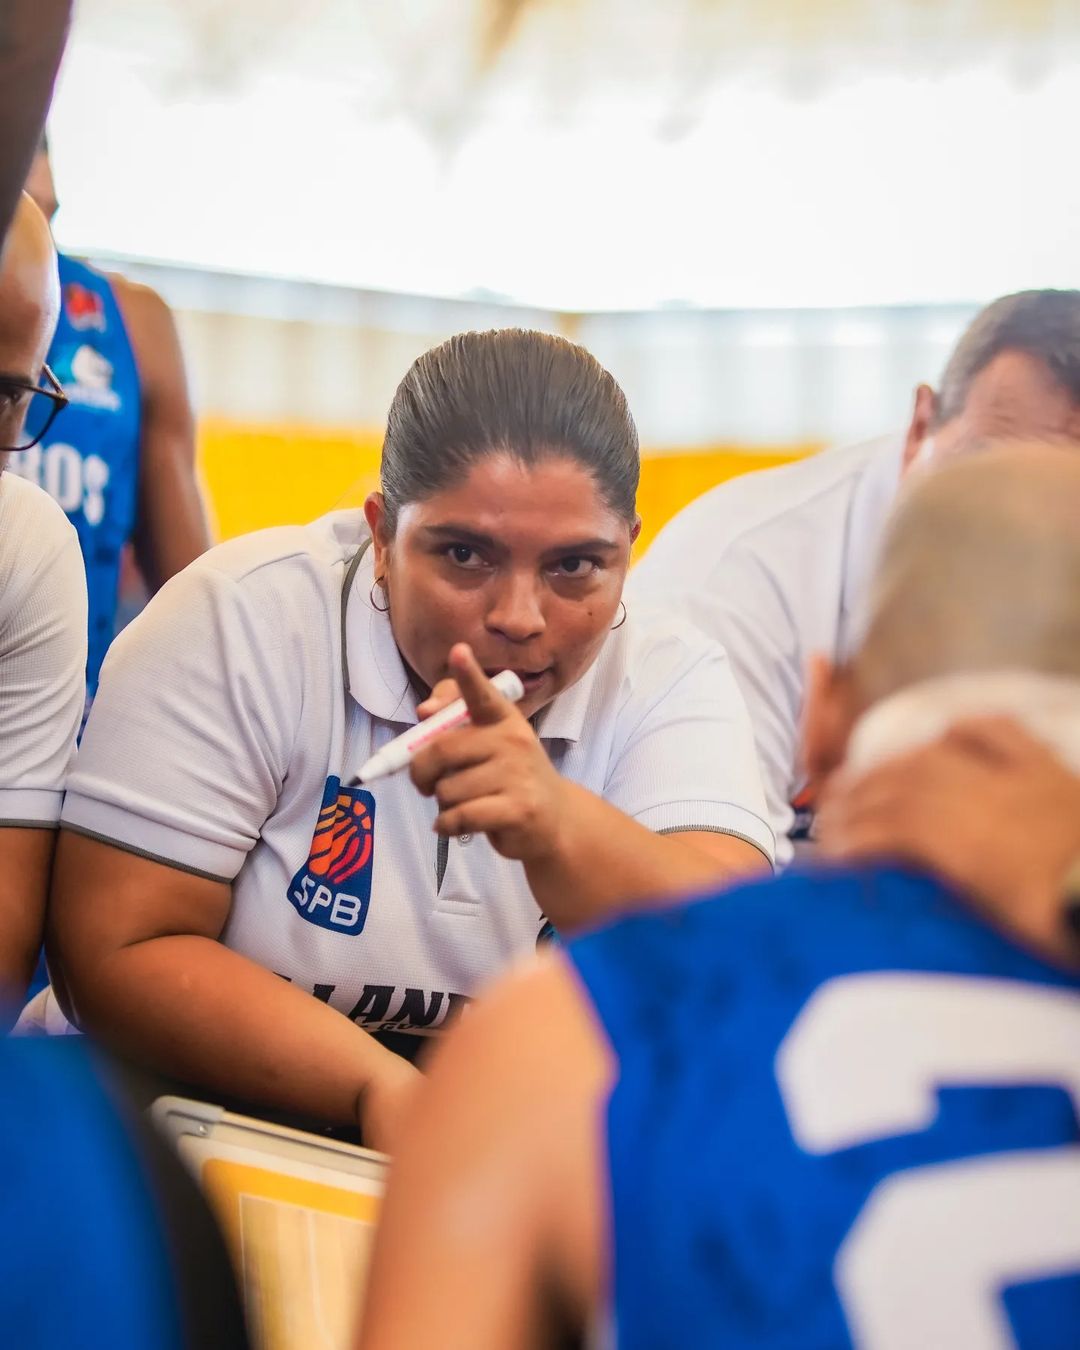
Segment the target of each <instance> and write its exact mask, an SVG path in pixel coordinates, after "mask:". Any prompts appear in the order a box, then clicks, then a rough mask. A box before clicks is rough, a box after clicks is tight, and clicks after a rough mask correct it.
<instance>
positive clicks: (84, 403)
mask: <svg viewBox="0 0 1080 1350" xmlns="http://www.w3.org/2000/svg"><path fill="white" fill-rule="evenodd" d="M60 287H61V298H62V303H61V311H60V321H59V324H58V325H57V329H56V336H55V338H54V339H53V344H52V346H51V347H50V349H49V354H48V356H47V357H46V360H47V361H48V363H49V365H50V366H51V367H52V370H53V371H54V373H55V374H56V377H57V379H59V381H60V383H61V384H62V385H63V387H64V392H65V393H66V394H67V396H68V398H69V399H70V400H71V402H70V403H69V404H68V406H67V407H66V408H65V409H64V411H63V412H62V413H61V414H60V415H59V416H58V417H57V419H56V421H55V422H54V423H53V425H52V427H51V428H50V430H49V434H48V437H47V440H46V443H45V444H44V445H36V446H34V447H33V448H32V449H30V450H25V451H22V452H21V453H19V454H16V455H12V457H11V462H10V466H9V467H10V469H11V471H13V472H15V473H19V474H21V475H22V476H23V477H24V478H29V479H31V481H33V482H35V483H37V484H38V485H39V486H40V487H43V488H44V489H45V491H46V492H48V493H49V495H50V496H51V497H53V498H54V499H55V500H56V501H57V502H59V503H60V505H61V506H62V507H63V509H64V511H65V512H66V513H67V516H68V519H69V520H70V521H71V522H72V524H73V525H74V526H75V528H76V530H78V532H79V543H80V544H81V546H82V552H83V558H84V560H85V562H86V581H87V587H88V590H89V598H90V632H89V653H88V658H87V670H86V675H87V696H88V697H89V698H92V697H93V695H94V692H95V690H96V689H97V682H98V673H99V671H100V670H101V663H102V661H103V660H104V659H105V652H106V650H107V649H108V646H109V643H110V642H111V641H112V639H113V636H114V634H115V631H116V611H117V600H118V592H119V584H120V555H121V551H122V549H123V547H124V545H125V544H126V543H127V541H128V540H129V539H130V538H131V535H132V531H133V530H134V528H135V509H136V496H137V489H138V475H139V421H140V413H139V403H140V390H139V375H138V370H137V369H136V365H135V357H134V354H133V352H132V349H131V342H130V341H129V339H128V334H127V329H126V328H125V326H124V321H123V318H122V317H121V314H120V309H119V306H118V305H117V303H116V297H115V295H114V294H113V289H112V286H111V284H110V283H109V281H108V279H107V278H106V277H104V276H102V274H101V273H100V272H96V271H95V270H94V269H93V268H92V267H87V266H86V264H85V263H81V262H76V261H75V259H74V258H67V257H64V256H63V254H61V255H60ZM44 403H45V400H44V399H35V400H33V402H32V403H31V406H30V411H29V414H28V416H27V429H28V430H29V431H34V430H36V429H37V426H40V425H41V421H42V420H43V414H44V413H45V411H46V409H45V408H44V407H42V406H40V405H43V404H44Z"/></svg>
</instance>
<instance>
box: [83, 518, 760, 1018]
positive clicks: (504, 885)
mask: <svg viewBox="0 0 1080 1350" xmlns="http://www.w3.org/2000/svg"><path fill="white" fill-rule="evenodd" d="M367 538H368V535H367V527H366V525H364V523H363V519H362V517H361V515H360V513H359V512H355V511H347V512H338V513H336V514H334V515H331V516H327V517H324V518H323V519H322V520H319V521H316V522H315V523H314V524H312V525H310V526H306V527H287V528H281V529H273V530H266V531H262V532H260V533H258V534H253V535H249V536H247V537H246V538H243V539H238V540H234V541H232V542H230V543H227V544H223V545H221V546H220V547H218V548H215V549H213V550H211V551H210V553H208V554H206V555H205V556H204V557H202V558H200V559H199V560H198V561H197V562H195V563H193V564H192V565H191V566H190V567H189V568H187V569H186V571H184V572H183V573H181V574H180V575H179V576H177V577H175V578H173V580H171V581H170V582H169V583H168V584H167V585H166V586H165V587H164V588H163V589H162V590H161V591H160V592H159V594H158V595H157V596H156V597H155V598H154V599H153V600H152V601H151V603H150V605H149V606H148V607H147V609H146V610H145V611H144V613H143V614H142V615H141V616H140V617H139V618H138V619H137V620H136V621H135V622H134V623H133V624H131V625H130V626H129V627H128V628H127V629H125V631H124V632H123V633H122V634H121V635H120V637H119V638H118V639H117V641H116V643H115V644H114V646H113V648H112V650H111V651H110V654H109V656H108V659H107V660H106V662H105V666H104V670H103V675H102V681H101V689H100V692H99V694H98V696H97V698H96V700H95V702H94V707H93V710H92V712H91V715H90V720H89V723H88V725H87V729H86V732H85V734H84V738H83V743H82V748H81V751H80V754H79V759H78V762H77V764H76V767H75V770H74V772H73V774H72V776H71V778H70V781H69V787H68V794H67V798H66V801H65V805H64V814H63V821H64V824H65V825H66V826H69V827H71V828H72V829H76V830H80V831H83V832H85V833H87V834H90V835H93V836H95V837H99V838H101V839H104V840H107V841H109V842H111V843H115V844H117V845H119V846H120V847H122V848H126V849H130V850H132V851H135V852H139V853H142V854H145V855H147V856H149V857H151V858H155V859H159V860H161V861H163V862H166V863H169V864H171V865H173V866H176V867H180V868H184V869H187V870H189V871H192V872H194V873H197V874H199V875H202V876H208V877H211V878H215V879H220V880H224V881H229V882H231V883H232V889H233V900H232V908H231V910H230V913H229V918H228V922H227V924H226V927H225V930H224V933H223V939H222V940H223V941H224V942H225V943H226V945H228V946H229V947H231V948H234V949H235V950H236V951H239V952H243V953H244V954H245V955H246V956H248V957H250V958H251V959H252V960H254V961H257V962H258V963H259V964H260V965H263V966H266V967H268V968H269V969H271V970H274V971H276V972H277V973H278V974H279V975H282V976H283V977H285V978H286V979H288V980H291V981H293V982H294V983H296V984H298V985H300V986H302V987H303V988H304V989H306V990H309V991H311V992H312V993H314V994H315V995H316V996H317V997H318V998H321V999H323V1000H325V1001H326V1002H328V1003H330V1004H331V1005H333V1006H334V1007H336V1008H339V1009H340V1010H341V1011H342V1012H343V1013H345V1014H346V1015H347V1016H349V1017H351V1018H353V1019H354V1020H355V1021H357V1022H358V1023H360V1024H361V1025H363V1026H365V1027H368V1028H372V1029H374V1028H380V1027H381V1028H383V1029H395V1030H404V1031H414V1032H426V1031H429V1030H431V1029H433V1028H436V1027H438V1026H439V1025H440V1024H441V1023H442V1022H443V1021H444V1020H445V1018H446V1016H447V1014H448V1013H449V1012H451V1011H452V1010H453V1008H454V1007H455V1006H456V1005H458V1004H460V1003H462V1002H463V1001H464V1000H466V999H467V998H468V997H470V996H471V995H472V994H473V993H474V992H475V991H476V989H477V988H478V987H479V986H481V985H482V984H483V983H484V982H485V981H487V980H488V979H490V978H492V977H493V976H495V975H497V974H498V973H499V972H501V971H502V970H503V969H505V967H506V966H507V964H508V963H509V962H510V961H512V960H513V959H514V958H516V957H518V956H519V955H521V954H522V953H524V952H528V951H531V950H533V948H534V947H535V945H536V941H537V936H538V934H539V931H540V928H541V925H542V916H541V914H540V911H539V909H538V907H537V905H536V902H535V900H534V899H533V897H532V895H531V892H530V891H529V887H528V885H527V882H526V878H525V872H524V869H523V868H522V866H521V864H520V863H518V862H513V861H510V860H508V859H505V858H502V857H500V856H499V855H498V854H497V853H496V852H495V850H494V849H493V848H492V847H491V845H490V843H489V842H488V840H487V838H486V837H484V836H477V837H475V838H468V837H462V838H460V839H455V840H452V841H450V843H449V846H447V845H446V844H445V843H443V844H442V847H441V848H440V841H439V839H438V838H437V837H436V835H435V834H434V832H433V829H432V826H433V823H434V820H435V816H436V813H437V806H436V803H435V802H434V800H432V799H429V798H425V797H422V796H421V795H420V794H419V793H418V792H417V791H416V789H415V788H414V787H413V785H412V782H411V781H410V779H409V776H408V774H398V775H396V776H393V777H387V778H383V779H380V780H378V781H377V782H376V783H374V784H372V786H371V789H370V790H366V789H363V788H359V787H357V788H350V787H348V786H347V785H348V784H349V783H350V782H351V781H352V780H353V778H354V777H355V775H356V773H357V771H358V770H359V768H360V766H361V765H362V764H363V762H364V761H365V760H366V759H367V758H368V757H369V756H370V755H371V754H373V753H374V752H375V751H376V750H378V749H379V748H381V747H382V746H384V745H386V744H387V742H388V741H390V740H391V739H392V738H393V737H394V736H397V735H399V734H400V733H401V732H402V731H403V730H404V729H405V728H406V727H407V726H408V725H410V724H413V723H415V722H416V703H415V699H414V696H413V692H412V688H411V685H410V683H409V680H408V677H407V675H406V672H405V669H404V667H403V665H402V661H401V658H400V656H399V654H398V650H397V646H396V644H395V642H394V638H393V634H392V631H391V628H390V622H389V619H388V618H387V616H386V615H385V614H382V613H380V612H379V611H378V610H376V609H374V608H373V607H372V605H371V601H370V590H371V585H372V557H371V553H370V551H367V552H365V553H364V554H363V555H362V556H361V557H360V559H359V562H358V563H356V566H355V570H352V567H351V565H352V564H353V563H354V562H355V560H356V555H357V553H358V552H359V551H360V550H361V548H362V547H363V546H364V545H365V543H366V542H367ZM343 591H346V592H347V597H348V603H347V607H346V608H345V613H344V615H343V612H342V611H343V604H342V601H343ZM343 634H344V660H343ZM346 681H347V689H348V692H347V693H346V691H345V682H346ZM538 730H539V735H540V738H541V741H542V743H543V744H544V746H545V748H546V749H547V751H548V753H549V755H550V756H551V759H552V761H553V762H554V764H555V765H556V767H557V768H558V769H559V770H560V772H561V773H563V774H564V775H565V776H566V777H567V778H569V779H571V780H573V781H574V782H577V783H580V784H582V785H583V786H585V787H586V788H589V789H590V790H591V791H593V792H595V793H597V794H598V795H600V796H602V797H604V798H605V799H606V800H608V801H610V802H612V803H613V804H614V805H615V806H618V807H619V808H621V809H622V810H623V811H625V812H626V813H627V814H628V815H630V816H632V817H634V818H635V819H636V820H639V821H640V822H641V823H642V824H643V825H645V826H647V827H648V828H649V829H651V830H656V831H668V830H670V831H676V830H717V831H720V832H724V833H733V834H738V835H741V836H743V837H745V838H746V839H748V840H750V841H751V842H753V843H754V844H755V845H756V846H757V847H758V848H760V849H761V850H762V852H763V853H765V854H767V855H768V856H769V857H770V858H771V856H772V853H773V837H772V831H771V829H770V827H769V825H768V823H767V817H766V811H765V803H764V794H763V791H762V788H761V781H760V775H759V771H758V768H757V763H756V757H755V753H754V746H753V735H752V732H751V730H750V724H749V719H748V717H747V714H746V710H745V706H744V704H743V702H742V698H741V696H740V694H739V691H738V687H737V685H736V683H735V680H734V677H733V675H732V673H731V671H730V669H729V666H728V663H727V659H726V657H725V656H724V654H723V652H722V651H720V650H719V649H718V648H716V647H715V646H714V645H713V644H712V643H709V642H707V641H706V640H705V639H704V638H703V637H702V636H701V635H700V634H699V633H697V632H696V631H695V630H694V629H693V628H692V627H690V626H689V625H686V624H684V623H682V622H681V621H671V620H668V619H663V620H661V621H659V623H658V624H657V625H656V626H652V625H643V624H642V623H640V622H638V621H636V619H635V616H634V614H633V612H631V615H630V618H629V619H628V621H627V622H626V623H625V624H624V625H623V626H622V627H621V628H618V629H616V630H615V631H613V632H612V634H611V636H610V637H609V638H608V639H607V641H606V642H605V644H604V647H603V649H602V651H601V654H600V656H599V657H598V659H597V661H596V662H595V663H594V665H593V666H592V668H591V669H590V670H589V671H588V672H587V673H586V674H585V675H584V676H583V677H582V679H581V680H579V681H578V682H577V684H575V685H574V686H572V687H571V688H570V689H567V690H565V691H564V692H563V693H562V694H561V695H559V697H558V698H557V699H556V700H554V702H553V703H552V704H551V705H550V706H549V707H548V708H546V709H545V710H544V711H543V712H542V713H541V714H540V715H539V718H538Z"/></svg>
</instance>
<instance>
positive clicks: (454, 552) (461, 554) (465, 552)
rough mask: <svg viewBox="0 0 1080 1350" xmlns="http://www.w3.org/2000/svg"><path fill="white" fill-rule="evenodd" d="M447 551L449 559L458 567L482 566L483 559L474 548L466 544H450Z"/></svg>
mask: <svg viewBox="0 0 1080 1350" xmlns="http://www.w3.org/2000/svg"><path fill="white" fill-rule="evenodd" d="M447 553H448V555H449V557H450V560H451V561H452V562H454V563H456V564H457V565H458V567H483V565H484V560H483V558H481V556H480V554H479V553H477V551H476V549H474V548H470V547H469V545H468V544H451V545H450V547H449V549H448V550H447Z"/></svg>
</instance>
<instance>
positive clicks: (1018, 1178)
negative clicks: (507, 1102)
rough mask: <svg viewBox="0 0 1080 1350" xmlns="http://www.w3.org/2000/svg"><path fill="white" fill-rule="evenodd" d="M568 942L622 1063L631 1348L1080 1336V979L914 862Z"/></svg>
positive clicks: (702, 905) (831, 1349)
mask: <svg viewBox="0 0 1080 1350" xmlns="http://www.w3.org/2000/svg"><path fill="white" fill-rule="evenodd" d="M569 953H570V956H571V959H572V960H573V962H574V963H575V964H576V966H577V969H578V971H579V973H580V975H581V977H582V978H583V980H584V983H585V986H586V988H587V990H588V993H589V996H590V997H591V999H592V1000H593V1002H594V1004H595V1007H596V1009H597V1011H598V1013H599V1016H600V1018H601V1020H602V1022H603V1025H604V1027H605V1029H606V1031H607V1034H608V1036H609V1037H610V1040H611V1043H612V1045H613V1048H614V1050H615V1053H616V1054H617V1056H618V1060H619V1065H620V1072H619V1079H618V1083H617V1086H616V1088H615V1090H614V1093H613V1095H612V1099H611V1102H610V1104H609V1108H608V1164H609V1168H610V1188H611V1195H612V1205H613V1214H612V1227H611V1233H612V1242H613V1270H614V1277H613V1307H612V1317H613V1323H614V1337H615V1339H616V1342H617V1344H618V1346H619V1347H621V1350H630V1348H633V1347H641V1348H642V1350H644V1348H645V1347H649V1348H650V1350H655V1348H657V1347H667V1346H684V1345H693V1346H723V1347H725V1350H743V1348H744V1347H745V1348H746V1350H749V1347H754V1350H825V1348H826V1347H828V1350H837V1348H838V1347H848V1346H853V1345H856V1346H860V1347H863V1348H864V1350H991V1347H993V1348H994V1350H1001V1348H1002V1347H1006V1346H1017V1347H1020V1350H1066V1347H1070V1348H1071V1350H1075V1347H1077V1346H1080V1146H1078V1145H1080V1127H1078V1111H1080V979H1077V978H1076V977H1074V976H1069V975H1067V974H1064V973H1062V972H1059V971H1057V970H1055V969H1053V968H1051V967H1050V966H1048V965H1045V964H1043V963H1042V962H1040V961H1038V960H1037V959H1035V958H1034V957H1032V956H1030V955H1028V954H1026V953H1025V952H1023V951H1022V950H1020V949H1019V948H1017V947H1015V946H1013V945H1012V944H1011V943H1009V942H1008V941H1006V940H1005V938H1004V937H1002V936H1001V935H999V934H998V933H997V932H996V931H994V930H992V929H991V928H990V927H988V926H986V925H984V924H983V923H982V922H981V921H980V920H979V919H978V918H977V917H976V916H975V915H974V914H973V913H971V912H969V911H968V910H967V909H966V907H964V906H963V905H961V904H960V903H959V902H958V901H957V900H955V899H954V898H953V897H952V896H951V895H950V894H949V893H947V892H946V891H945V890H943V889H942V888H941V887H940V886H938V885H937V884H936V883H935V882H933V881H931V880H928V879H926V878H925V877H920V876H916V875H914V874H912V873H907V872H902V871H898V870H871V871H866V872H859V873H854V872H846V873H827V872H819V873H809V872H807V873H803V874H799V873H797V872H795V873H789V874H788V875H786V876H785V877H783V878H781V879H779V880H777V881H773V882H768V883H763V884H760V885H756V886H748V887H744V888H740V889H739V890H737V891H733V892H730V893H728V894H727V895H723V896H720V897H718V898H714V899H710V900H705V901H701V902H698V903H694V904H692V905H690V906H689V907H687V908H685V909H682V910H679V911H676V912H673V913H670V914H666V915H647V916H642V917H639V918H632V919H630V920H627V921H625V922H623V923H621V924H619V925H617V926H616V927H614V928H612V929H609V930H607V931H603V932H599V933H597V934H594V935H592V936H589V937H586V938H583V939H581V940H579V941H577V942H575V943H573V944H571V945H570V947H569Z"/></svg>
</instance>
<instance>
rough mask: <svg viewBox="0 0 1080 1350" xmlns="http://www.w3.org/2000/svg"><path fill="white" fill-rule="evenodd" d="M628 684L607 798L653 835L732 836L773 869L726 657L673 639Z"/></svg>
mask: <svg viewBox="0 0 1080 1350" xmlns="http://www.w3.org/2000/svg"><path fill="white" fill-rule="evenodd" d="M634 684H635V691H636V692H635V697H634V699H633V700H632V701H631V703H630V705H629V706H628V708H627V709H626V710H625V712H624V718H625V720H626V721H627V723H628V724H627V726H626V728H625V734H624V736H623V737H622V739H621V744H620V745H619V746H618V748H617V753H616V754H615V756H614V757H613V761H612V767H611V770H610V772H609V776H608V782H607V785H606V788H605V791H604V797H605V799H606V800H607V801H609V802H611V803H612V804H613V805H614V806H617V807H618V808H619V809H620V810H621V811H624V812H626V814H627V815H629V816H632V817H633V818H634V819H635V820H637V821H639V822H640V823H641V824H642V825H644V826H646V828H648V829H650V830H653V831H655V832H656V833H672V832H675V831H684V830H685V831H716V832H717V833H721V834H732V835H737V836H739V837H741V838H744V839H746V840H747V841H748V842H749V843H751V844H753V845H754V846H755V847H756V848H758V849H760V850H761V852H762V853H764V854H765V856H766V857H767V858H768V859H769V861H770V862H771V861H772V860H773V856H774V853H775V839H774V836H773V831H772V828H771V826H770V824H769V820H768V812H767V809H766V806H765V794H764V791H763V789H762V784H761V773H760V770H759V768H758V761H757V753H756V751H755V748H754V736H753V732H752V731H751V728H750V718H749V715H748V713H747V711H746V705H745V703H744V701H743V697H742V694H741V693H740V691H739V687H738V684H737V683H736V680H735V677H734V675H733V674H732V670H731V665H730V663H729V661H728V658H727V655H726V654H725V652H724V650H723V649H722V648H721V647H719V646H717V645H716V644H715V643H711V642H709V641H708V640H707V639H706V638H704V637H702V636H699V635H698V634H697V633H691V634H690V636H689V637H688V638H686V639H683V638H677V637H674V636H672V637H669V638H667V639H665V640H664V641H662V642H660V643H657V644H654V646H653V648H652V650H650V651H648V652H647V653H645V654H644V655H643V656H642V657H641V658H640V660H639V661H638V662H637V663H636V669H635V674H634ZM650 690H652V691H656V692H654V693H651V694H650V693H649V692H648V691H650Z"/></svg>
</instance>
